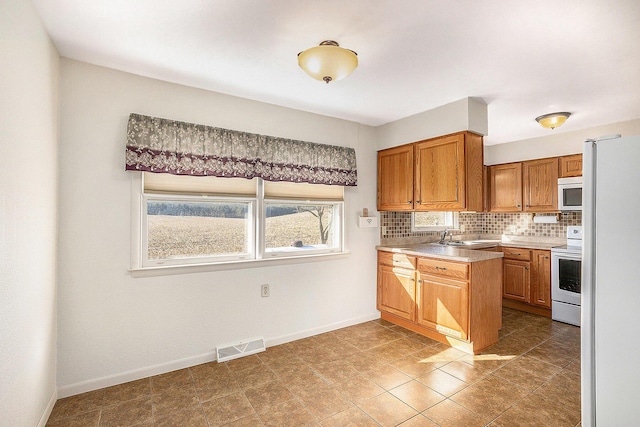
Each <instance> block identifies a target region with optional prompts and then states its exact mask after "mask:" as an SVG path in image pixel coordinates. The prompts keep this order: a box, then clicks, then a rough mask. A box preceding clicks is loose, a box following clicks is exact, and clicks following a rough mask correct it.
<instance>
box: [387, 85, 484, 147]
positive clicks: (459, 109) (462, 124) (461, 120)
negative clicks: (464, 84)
mask: <svg viewBox="0 0 640 427" xmlns="http://www.w3.org/2000/svg"><path fill="white" fill-rule="evenodd" d="M488 127H489V126H488V122H487V105H486V104H485V103H484V102H483V101H481V100H478V99H474V98H463V99H460V100H458V101H454V102H451V103H449V104H446V105H442V106H440V107H437V108H434V109H432V110H428V111H424V112H422V113H418V114H415V115H413V116H410V117H405V118H404V119H400V120H396V121H394V122H391V123H387V124H385V125H382V126H379V127H377V128H376V132H377V134H378V138H377V146H378V150H382V149H385V148H390V147H395V146H398V145H402V144H408V143H411V142H415V141H420V140H423V139H428V138H434V137H437V136H441V135H446V134H449V133H454V132H459V131H463V130H469V131H472V132H475V133H478V134H480V135H486V134H487V131H488Z"/></svg>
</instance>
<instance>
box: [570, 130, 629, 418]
mask: <svg viewBox="0 0 640 427" xmlns="http://www.w3.org/2000/svg"><path fill="white" fill-rule="evenodd" d="M583 154H584V157H583V226H584V227H583V230H584V237H583V239H584V243H583V244H584V247H583V262H582V314H581V315H582V319H581V323H582V325H581V326H582V329H581V335H582V355H581V361H582V380H581V381H582V425H583V426H584V427H589V426H600V427H610V426H638V425H640V334H638V331H640V136H635V137H624V138H621V137H619V136H613V137H602V138H599V139H598V140H595V141H593V140H588V141H586V142H585V144H584V152H583Z"/></svg>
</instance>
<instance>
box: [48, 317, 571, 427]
mask: <svg viewBox="0 0 640 427" xmlns="http://www.w3.org/2000/svg"><path fill="white" fill-rule="evenodd" d="M397 425H400V426H403V427H419V426H420V427H422V426H443V427H445V426H464V427H474V426H486V425H490V426H493V427H514V426H554V427H558V426H571V427H573V426H576V425H577V426H579V425H580V329H579V328H576V327H573V326H569V325H565V324H562V323H558V322H554V321H551V320H550V319H547V318H543V317H538V316H534V315H530V314H526V313H522V312H519V311H515V310H510V309H505V310H504V312H503V329H502V330H501V332H500V341H499V342H498V343H497V344H495V345H494V346H492V347H491V348H489V349H487V350H486V351H485V352H483V353H482V354H480V355H476V356H472V355H468V354H465V353H463V352H460V351H458V350H455V349H452V348H449V347H447V346H445V345H442V344H439V343H437V342H435V341H432V340H430V339H427V338H424V337H422V336H419V335H417V334H414V333H412V332H409V331H407V330H405V329H403V328H400V327H398V326H395V325H392V324H390V323H388V322H385V321H381V320H378V321H372V322H366V323H362V324H359V325H355V326H351V327H348V328H344V329H340V330H337V331H333V332H329V333H326V334H322V335H317V336H314V337H311V338H306V339H303V340H299V341H295V342H291V343H288V344H284V345H280V346H276V347H271V348H269V349H267V351H266V352H264V353H260V354H257V355H253V356H248V357H244V358H241V359H236V360H233V361H230V362H227V363H220V364H218V363H207V364H203V365H198V366H194V367H192V368H188V369H182V370H179V371H175V372H171V373H168V374H163V375H158V376H155V377H151V378H145V379H142V380H138V381H133V382H130V383H127V384H121V385H118V386H114V387H108V388H105V389H101V390H96V391H92V392H89V393H84V394H81V395H77V396H72V397H68V398H65V399H60V400H58V402H57V403H56V405H55V407H54V408H53V412H52V414H51V417H50V419H49V422H48V424H47V426H50V427H60V426H64V427H76V426H81V427H89V426H100V427H112V426H122V427H134V426H136V427H137V426H141V427H142V426H145V427H146V426H149V427H150V426H155V427H165V426H179V427H192V426H193V427H213V426H278V427H280V426H397Z"/></svg>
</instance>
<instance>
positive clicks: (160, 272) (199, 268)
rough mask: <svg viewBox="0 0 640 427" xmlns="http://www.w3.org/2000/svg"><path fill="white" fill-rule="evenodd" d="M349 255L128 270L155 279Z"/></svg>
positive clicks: (321, 255) (341, 257)
mask: <svg viewBox="0 0 640 427" xmlns="http://www.w3.org/2000/svg"><path fill="white" fill-rule="evenodd" d="M349 255H351V252H348V251H347V252H338V253H328V254H314V255H311V254H310V255H297V256H285V255H283V256H277V257H273V258H268V259H252V260H241V261H226V262H217V263H210V264H191V265H163V266H158V267H140V268H130V269H129V272H130V273H131V275H132V276H133V277H156V276H169V275H173V274H190V273H203V272H207V271H225V270H241V269H245V268H257V267H269V266H273V265H288V264H302V263H306V262H318V261H331V260H334V259H343V258H347V257H348V256H349Z"/></svg>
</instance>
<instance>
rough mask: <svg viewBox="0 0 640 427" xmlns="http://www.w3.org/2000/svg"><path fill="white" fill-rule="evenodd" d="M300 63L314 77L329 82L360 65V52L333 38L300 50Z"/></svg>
mask: <svg viewBox="0 0 640 427" xmlns="http://www.w3.org/2000/svg"><path fill="white" fill-rule="evenodd" d="M298 65H299V66H300V68H302V69H303V70H304V71H305V73H307V74H309V75H310V76H311V77H313V78H314V79H316V80H323V81H325V82H326V83H327V84H328V83H329V82H332V81H334V80H340V79H344V78H345V77H347V76H348V75H349V74H351V73H353V70H355V69H356V67H357V66H358V54H357V53H355V52H354V51H352V50H349V49H345V48H342V47H340V45H339V44H338V43H337V42H334V41H333V40H325V41H323V42H322V43H320V46H316V47H312V48H310V49H307V50H305V51H302V52H300V53H299V54H298Z"/></svg>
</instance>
